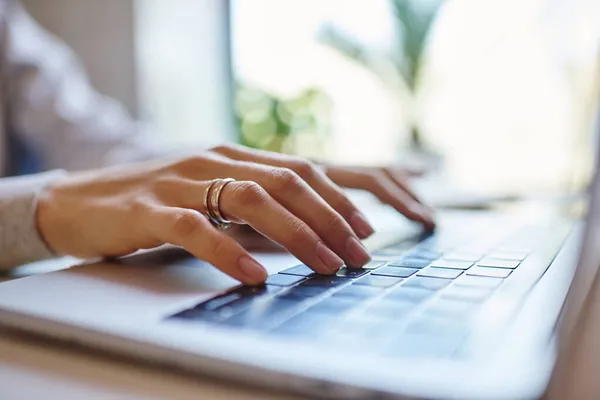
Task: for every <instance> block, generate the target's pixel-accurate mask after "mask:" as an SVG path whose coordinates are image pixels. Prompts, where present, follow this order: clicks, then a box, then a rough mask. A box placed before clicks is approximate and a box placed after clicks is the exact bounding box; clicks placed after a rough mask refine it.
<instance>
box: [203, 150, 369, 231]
mask: <svg viewBox="0 0 600 400" xmlns="http://www.w3.org/2000/svg"><path fill="white" fill-rule="evenodd" d="M212 151H214V152H216V153H218V154H222V155H225V156H227V157H229V158H232V159H234V160H240V161H250V162H255V163H260V164H265V165H272V166H274V167H282V168H289V169H291V170H292V171H294V172H295V173H296V174H297V175H298V176H299V177H300V178H302V179H303V180H304V181H305V182H306V183H308V184H309V185H310V186H311V187H312V188H313V189H314V191H315V192H317V193H318V194H319V196H321V197H322V198H323V199H325V201H326V202H327V203H328V204H329V205H330V206H331V207H332V208H333V209H334V210H335V211H337V212H338V214H340V215H341V216H342V217H343V218H344V219H345V220H346V221H347V222H348V223H349V224H350V226H351V227H352V229H353V230H354V232H355V233H356V234H357V235H358V237H359V238H361V239H365V238H367V237H369V236H370V235H371V234H373V232H374V229H373V227H372V226H371V225H370V224H369V222H368V221H367V219H366V218H365V216H364V215H363V214H362V213H361V212H360V211H359V210H358V209H357V208H356V206H354V204H352V202H351V201H350V200H349V199H348V198H347V197H346V195H345V194H344V192H343V191H342V190H341V189H340V188H339V187H338V186H337V185H336V184H335V183H334V182H333V181H332V180H331V179H329V177H327V175H326V174H325V173H324V172H323V170H322V169H321V168H319V167H317V166H315V165H314V164H313V163H312V162H310V161H309V160H306V159H304V158H301V157H293V156H289V155H284V154H277V153H271V152H266V151H260V150H254V149H248V148H246V147H242V146H231V145H229V146H219V147H216V148H214V149H213V150H212Z"/></svg>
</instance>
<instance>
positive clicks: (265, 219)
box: [220, 181, 343, 274]
mask: <svg viewBox="0 0 600 400" xmlns="http://www.w3.org/2000/svg"><path fill="white" fill-rule="evenodd" d="M220 208H221V211H222V212H223V213H224V214H225V215H226V216H227V217H228V218H229V217H232V218H235V219H237V220H242V221H244V222H246V223H247V224H248V225H250V226H251V227H252V228H254V229H255V230H257V231H258V232H260V233H261V234H263V235H264V236H266V237H267V238H269V239H271V240H273V241H274V242H277V243H279V244H280V245H281V246H283V247H284V248H285V249H286V250H288V251H289V252H290V253H292V254H293V255H294V256H296V257H297V258H298V259H299V260H300V261H302V262H303V263H304V264H306V265H307V266H309V267H310V268H312V269H313V270H315V271H316V272H319V273H322V274H331V273H332V272H334V271H337V270H338V269H339V268H340V267H341V266H342V265H343V261H342V259H340V258H339V257H338V256H337V255H336V254H335V253H334V252H333V251H331V250H330V249H329V248H328V247H327V246H326V245H325V243H324V242H323V241H322V240H321V238H320V237H319V235H317V233H315V231H313V230H312V229H311V227H310V226H309V225H307V224H306V223H305V222H304V221H302V220H301V219H300V218H298V217H297V216H295V215H294V214H293V213H291V212H290V211H288V210H287V209H286V208H285V207H284V206H282V205H281V204H280V203H279V202H278V201H277V200H275V199H274V198H273V197H272V196H271V195H270V194H269V193H268V192H267V191H266V190H265V189H263V188H262V187H261V186H260V185H259V184H257V183H256V182H251V181H238V182H232V183H229V184H228V185H227V186H225V188H223V191H222V192H221V200H220Z"/></svg>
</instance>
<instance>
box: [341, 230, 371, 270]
mask: <svg viewBox="0 0 600 400" xmlns="http://www.w3.org/2000/svg"><path fill="white" fill-rule="evenodd" d="M346 251H347V252H348V256H349V257H350V261H351V262H352V264H353V265H352V266H353V267H362V266H363V265H365V264H366V263H368V262H369V261H371V256H370V255H369V253H367V250H366V249H365V248H364V246H363V245H362V244H361V243H360V242H359V241H358V239H356V238H355V237H353V236H350V237H349V238H348V241H347V242H346Z"/></svg>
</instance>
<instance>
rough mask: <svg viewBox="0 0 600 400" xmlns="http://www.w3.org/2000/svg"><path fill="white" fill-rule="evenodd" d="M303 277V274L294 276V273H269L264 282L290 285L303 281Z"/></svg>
mask: <svg viewBox="0 0 600 400" xmlns="http://www.w3.org/2000/svg"><path fill="white" fill-rule="evenodd" d="M304 279H305V278H304V277H303V276H295V275H284V274H274V275H269V277H268V278H267V281H266V282H265V283H266V284H267V285H275V286H291V285H293V284H296V283H298V282H300V281H303V280H304Z"/></svg>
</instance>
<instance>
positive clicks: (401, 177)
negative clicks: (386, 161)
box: [382, 168, 423, 204]
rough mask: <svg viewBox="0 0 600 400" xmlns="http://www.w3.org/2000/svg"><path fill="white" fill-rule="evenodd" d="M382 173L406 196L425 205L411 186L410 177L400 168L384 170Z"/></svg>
mask: <svg viewBox="0 0 600 400" xmlns="http://www.w3.org/2000/svg"><path fill="white" fill-rule="evenodd" d="M382 172H383V173H384V174H385V175H386V176H388V177H389V178H390V179H391V180H392V182H394V183H395V184H396V185H398V187H399V188H400V189H402V190H404V191H405V192H406V194H408V195H409V196H410V197H412V198H413V199H414V200H415V201H417V202H419V203H421V204H423V202H422V201H421V200H420V199H419V197H418V196H417V194H416V193H415V192H414V191H413V190H412V189H411V187H410V186H409V184H408V175H407V174H406V173H405V172H404V171H402V170H401V169H400V168H382Z"/></svg>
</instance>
